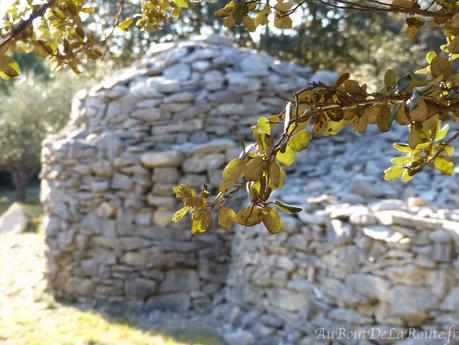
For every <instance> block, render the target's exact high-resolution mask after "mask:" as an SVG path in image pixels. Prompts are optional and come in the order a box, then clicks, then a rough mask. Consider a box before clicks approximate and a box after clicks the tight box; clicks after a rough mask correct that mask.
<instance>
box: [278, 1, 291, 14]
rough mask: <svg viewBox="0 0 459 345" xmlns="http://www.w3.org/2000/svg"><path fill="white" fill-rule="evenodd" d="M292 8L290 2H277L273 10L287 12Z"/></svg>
mask: <svg viewBox="0 0 459 345" xmlns="http://www.w3.org/2000/svg"><path fill="white" fill-rule="evenodd" d="M292 7H293V4H292V3H291V2H278V3H277V4H276V5H275V6H274V8H275V9H276V10H278V11H280V12H287V11H288V10H290V9H291V8H292Z"/></svg>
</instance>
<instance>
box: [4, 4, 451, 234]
mask: <svg viewBox="0 0 459 345" xmlns="http://www.w3.org/2000/svg"><path fill="white" fill-rule="evenodd" d="M18 2H19V1H18V0H16V1H14V5H13V7H12V10H11V11H10V12H9V14H8V17H9V20H8V21H6V25H5V27H4V28H3V29H2V31H0V34H1V36H2V37H5V38H4V39H3V41H1V42H0V49H2V50H1V51H2V52H3V55H1V56H0V72H3V76H4V77H5V78H11V77H13V76H15V75H17V74H18V73H19V71H18V68H17V66H16V65H15V61H14V60H13V59H11V57H10V56H8V55H6V54H5V53H6V51H7V50H8V49H10V50H13V48H14V49H18V48H19V49H21V48H22V49H28V50H33V51H34V52H36V53H37V54H39V55H40V56H46V57H48V58H49V59H51V60H52V61H53V62H54V63H55V64H56V66H57V67H58V68H60V67H62V66H64V65H69V66H70V67H71V68H72V69H73V70H74V71H75V72H79V70H80V69H79V65H80V64H81V63H82V60H81V58H82V57H84V58H86V59H98V58H99V57H100V56H101V55H102V50H101V47H102V46H104V45H105V44H106V43H107V42H108V39H109V38H110V37H111V35H112V34H113V32H114V30H115V27H116V26H117V27H119V28H120V29H121V30H123V31H128V30H130V28H131V27H132V26H136V27H138V28H140V29H142V30H144V31H147V32H151V31H154V30H156V29H158V28H160V27H162V26H164V24H165V23H167V22H168V21H169V20H171V18H179V17H180V16H181V15H182V12H183V11H186V10H187V9H188V8H189V7H190V4H191V3H192V2H191V1H187V0H175V1H173V0H148V1H146V0H145V1H141V2H140V3H139V4H138V6H137V7H136V6H134V12H133V13H131V14H130V15H129V16H127V17H123V7H124V5H125V1H122V2H121V6H120V11H119V12H118V14H117V15H116V16H115V19H114V20H113V21H112V25H113V28H112V30H111V31H110V32H108V34H107V35H106V36H105V37H102V38H101V37H96V34H95V32H94V31H90V30H88V28H87V27H85V25H84V20H83V19H82V18H83V17H84V16H90V15H91V14H93V13H94V12H95V11H94V7H91V6H89V5H88V3H89V2H85V1H83V0H73V1H72V0H54V1H53V0H50V1H48V2H45V3H43V4H42V5H37V6H32V7H29V8H26V9H20V8H19V6H17V4H18ZM197 2H199V1H197ZM319 4H320V6H321V7H322V8H325V9H327V10H328V11H332V12H333V11H334V13H343V11H344V12H347V11H360V12H364V13H376V12H382V13H391V14H393V15H396V16H400V15H403V16H404V17H405V22H406V36H407V37H408V38H409V39H411V40H414V39H416V37H417V35H418V32H419V31H420V30H421V29H422V28H423V27H425V26H428V25H430V26H434V27H437V28H440V29H441V30H442V35H443V38H442V40H443V43H444V44H443V45H441V46H440V47H439V48H440V49H439V50H438V47H437V48H436V49H437V51H431V52H429V53H428V54H427V57H426V60H427V66H426V67H424V68H422V69H420V70H418V71H417V72H416V73H411V74H409V75H400V76H398V75H397V73H396V72H395V71H394V70H392V69H389V70H387V71H386V72H385V74H384V84H381V85H382V86H380V87H379V89H378V90H377V91H374V92H373V91H370V90H369V88H368V87H367V84H366V83H361V82H358V81H357V80H355V79H352V78H351V77H350V74H349V73H344V74H343V75H342V76H341V77H340V78H339V80H338V81H337V82H336V83H335V84H334V85H324V84H322V83H314V84H313V85H310V86H305V88H304V89H303V90H300V91H298V92H296V93H295V94H294V95H293V97H292V98H291V99H287V100H286V107H285V111H284V112H282V113H281V114H274V115H271V116H268V117H262V118H260V119H259V120H258V122H257V124H256V125H254V126H253V127H252V129H253V139H254V141H255V144H254V145H251V146H246V145H245V144H244V143H243V145H242V153H241V156H240V157H239V158H235V159H234V160H233V161H231V162H230V163H229V164H228V166H227V167H226V168H225V170H224V172H223V183H222V184H221V185H220V186H219V194H218V195H217V196H216V197H215V198H214V199H213V200H211V199H210V192H209V191H208V190H207V187H206V186H203V188H202V190H201V191H200V193H197V192H196V191H195V190H194V189H192V188H189V187H188V186H186V185H180V186H177V187H176V188H174V192H175V193H176V196H177V198H180V199H182V200H183V202H184V208H183V209H181V210H179V211H177V212H176V213H175V214H174V216H173V220H174V221H178V220H180V219H181V218H182V217H184V216H185V215H186V214H188V213H190V214H191V219H192V231H193V232H194V233H203V232H206V231H207V230H208V229H210V227H211V225H212V210H214V209H218V223H219V224H220V226H221V227H223V228H226V229H229V228H231V226H232V224H233V223H239V224H241V225H244V226H253V225H256V224H259V223H263V224H264V225H265V226H266V228H267V229H268V230H269V231H270V232H271V233H278V232H280V231H281V229H282V220H281V218H280V217H279V214H278V211H281V212H285V213H295V212H298V211H299V210H300V209H299V208H298V207H295V206H291V205H285V204H282V203H281V202H279V201H276V200H271V198H270V197H271V195H272V193H273V192H274V191H275V190H277V189H279V188H282V187H283V186H284V184H285V179H286V173H285V171H284V167H286V166H290V165H291V164H293V163H294V161H295V158H296V154H297V153H298V152H300V151H302V150H304V149H306V148H307V147H308V146H309V144H310V141H311V139H313V138H314V137H315V136H327V135H336V134H338V133H339V132H340V131H341V130H342V129H343V128H344V127H346V126H350V127H352V129H353V130H354V131H356V132H358V133H364V132H365V131H366V129H367V127H368V126H369V125H372V124H375V125H377V126H378V128H379V130H380V131H381V132H387V131H390V130H391V128H392V126H393V125H394V122H395V123H396V124H398V125H401V126H408V127H409V137H408V138H407V142H408V143H407V144H396V145H395V148H396V149H397V150H399V151H401V152H402V153H404V156H401V157H396V158H394V159H393V163H394V166H393V167H390V168H389V169H388V170H386V172H385V177H386V179H388V180H392V179H398V178H401V179H402V180H403V181H409V180H410V179H411V178H412V177H413V176H414V175H415V174H416V173H418V172H420V171H421V170H423V168H424V167H426V166H434V167H435V168H436V169H438V170H439V171H441V172H442V173H444V174H448V175H451V174H452V173H453V169H454V164H453V162H452V161H451V159H450V156H451V155H452V154H453V146H452V145H451V143H452V141H453V140H454V139H456V138H457V137H459V132H457V133H455V134H453V135H452V136H450V137H449V138H447V134H448V129H449V127H448V126H447V125H444V123H445V122H446V121H447V120H448V119H449V118H456V115H458V116H459V112H458V108H459V96H458V95H457V89H458V87H459V74H458V73H456V71H455V66H454V64H453V62H454V60H456V59H457V57H459V4H457V3H456V1H445V0H433V1H431V2H424V1H422V0H392V1H388V2H384V1H376V0H362V1H351V0H331V1H322V0H317V1H305V0H296V1H287V0H276V1H274V2H271V1H261V0H250V1H249V0H233V1H225V2H224V4H223V5H224V6H222V7H221V8H219V9H218V10H217V11H216V12H215V15H216V17H218V18H220V19H221V20H222V21H223V23H224V25H225V26H226V27H228V28H233V27H237V28H244V29H245V30H246V31H248V32H254V31H256V30H257V28H258V27H266V26H267V25H269V24H270V23H272V24H273V25H274V27H275V28H277V29H279V30H288V29H291V28H292V26H293V16H294V15H295V13H297V11H299V10H300V9H302V8H304V6H306V7H307V9H308V10H309V11H311V10H312V9H313V8H316V9H317V8H319V7H317V6H319ZM129 5H132V4H131V3H130V2H129ZM315 5H317V6H315ZM135 9H137V10H135ZM26 14H27V15H29V18H31V19H27V20H25V21H24V20H22V19H21V18H24V17H25V15H26ZM318 18H320V17H318ZM322 19H327V18H322ZM31 20H32V21H33V20H37V21H38V22H39V24H38V25H36V26H35V25H34V27H32V26H31V25H30V24H31ZM35 27H37V28H38V29H34V28H35ZM429 31H431V30H430V29H429ZM434 41H435V43H436V44H437V46H438V45H439V44H438V42H439V41H438V39H436V40H434ZM243 189H246V190H247V191H248V194H249V197H250V201H251V203H250V205H249V206H248V207H243V208H242V209H240V210H238V211H237V212H236V211H235V210H232V209H230V208H226V206H225V205H226V202H227V201H228V200H229V199H230V198H231V197H232V196H233V195H234V194H235V193H237V192H239V191H241V190H243Z"/></svg>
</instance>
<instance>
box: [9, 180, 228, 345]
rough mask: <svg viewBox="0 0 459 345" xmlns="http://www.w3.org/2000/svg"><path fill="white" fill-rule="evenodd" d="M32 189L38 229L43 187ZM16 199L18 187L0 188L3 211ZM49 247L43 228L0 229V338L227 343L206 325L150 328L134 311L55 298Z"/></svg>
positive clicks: (21, 343) (31, 343)
mask: <svg viewBox="0 0 459 345" xmlns="http://www.w3.org/2000/svg"><path fill="white" fill-rule="evenodd" d="M29 192H30V196H29V199H28V200H30V201H29V202H28V203H27V204H25V206H26V209H27V211H28V212H29V213H30V214H31V215H32V222H31V226H30V227H29V230H36V225H37V224H38V223H39V221H40V219H41V217H42V213H43V211H42V207H41V205H40V203H39V201H38V188H32V189H31V190H30V191H29ZM13 202H14V192H12V191H6V192H3V191H0V212H3V211H5V210H6V209H7V208H8V207H9V206H10V205H11V204H12V203H13ZM34 222H35V223H36V224H35V225H34ZM34 226H35V228H34ZM45 250H46V245H45V241H44V234H43V232H42V231H40V232H38V233H34V232H31V231H28V232H25V233H22V234H0V344H2V345H224V343H223V342H222V341H221V340H220V339H219V337H217V336H216V335H214V334H212V333H209V332H206V331H201V330H197V329H174V330H170V329H167V331H166V330H165V329H164V328H163V329H164V331H163V330H162V329H161V328H160V327H158V328H157V327H156V326H155V330H149V329H146V328H145V325H143V324H142V325H140V324H138V323H136V321H135V320H136V319H135V315H132V317H131V316H130V315H127V314H126V315H125V314H120V315H115V316H113V315H110V317H108V316H107V315H105V314H102V313H99V312H97V311H90V310H83V309H80V308H78V307H77V306H76V305H71V304H69V303H60V302H58V301H56V300H55V299H54V298H53V297H52V296H51V295H50V294H48V293H47V292H46V278H45V277H46V260H45ZM157 329H159V330H157Z"/></svg>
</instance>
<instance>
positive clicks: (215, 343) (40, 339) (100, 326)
mask: <svg viewBox="0 0 459 345" xmlns="http://www.w3.org/2000/svg"><path fill="white" fill-rule="evenodd" d="M25 314H26V311H24V310H22V311H16V312H15V313H14V314H13V315H11V318H10V319H9V320H7V322H3V323H2V322H0V342H1V343H2V344H5V345H9V344H12V345H13V344H14V345H48V344H52V345H77V344H78V345H79V344H81V345H118V344H122V345H150V344H152V345H188V344H193V345H222V342H220V341H219V340H218V338H217V337H216V336H213V335H208V334H202V333H200V332H197V331H193V330H177V331H175V332H172V333H171V334H168V333H166V332H163V333H161V332H159V333H158V332H152V331H145V330H141V329H138V328H136V327H135V325H132V324H130V323H128V322H117V321H113V320H109V319H107V318H105V317H104V316H103V315H102V314H99V313H95V312H83V311H81V310H79V309H77V308H72V307H61V306H59V305H57V306H54V308H53V311H52V313H50V314H49V316H48V317H43V313H38V314H30V313H27V314H28V315H25ZM2 329H5V331H6V332H5V333H3V334H2ZM2 341H3V342H2Z"/></svg>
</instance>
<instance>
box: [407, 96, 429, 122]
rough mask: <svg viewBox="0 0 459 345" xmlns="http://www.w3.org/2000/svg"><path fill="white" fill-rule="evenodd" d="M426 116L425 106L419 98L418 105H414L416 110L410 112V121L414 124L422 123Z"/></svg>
mask: <svg viewBox="0 0 459 345" xmlns="http://www.w3.org/2000/svg"><path fill="white" fill-rule="evenodd" d="M427 116H428V109H427V104H426V102H425V101H424V99H423V98H420V99H419V101H418V103H417V104H416V108H414V109H413V110H412V111H411V112H410V117H411V120H413V121H415V122H423V121H424V120H426V119H427Z"/></svg>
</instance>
